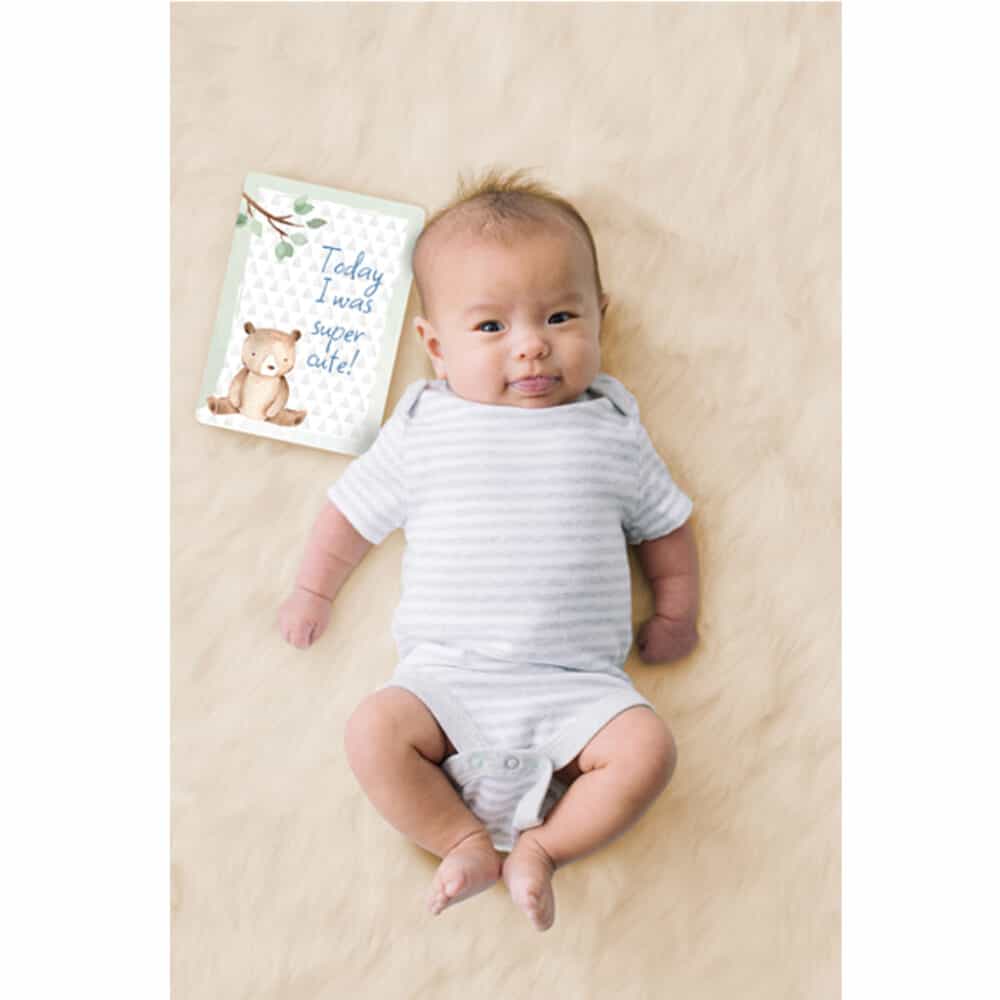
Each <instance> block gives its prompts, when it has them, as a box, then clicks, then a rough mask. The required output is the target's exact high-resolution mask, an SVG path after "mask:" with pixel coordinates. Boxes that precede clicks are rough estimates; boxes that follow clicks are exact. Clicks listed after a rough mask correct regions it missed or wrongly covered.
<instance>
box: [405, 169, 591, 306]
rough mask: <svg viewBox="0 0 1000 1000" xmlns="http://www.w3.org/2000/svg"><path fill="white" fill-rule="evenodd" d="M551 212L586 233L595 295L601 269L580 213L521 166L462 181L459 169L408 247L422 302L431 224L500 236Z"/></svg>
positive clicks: (548, 216) (588, 230)
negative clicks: (450, 192) (445, 198)
mask: <svg viewBox="0 0 1000 1000" xmlns="http://www.w3.org/2000/svg"><path fill="white" fill-rule="evenodd" d="M553 212H555V213H557V214H559V215H561V216H563V218H565V219H567V220H568V221H569V222H570V223H571V224H572V225H574V226H576V227H577V228H578V229H579V230H580V231H581V232H582V233H583V235H584V236H585V237H586V240H587V244H588V246H589V247H590V253H591V257H592V258H593V261H594V281H595V282H596V285H597V294H598V296H600V295H602V294H603V291H604V289H603V287H602V286H601V274H600V271H599V269H598V266H597V247H596V245H595V244H594V237H593V235H592V233H591V232H590V227H589V226H588V225H587V222H586V220H585V219H584V218H583V216H582V215H581V214H580V213H579V212H578V211H577V210H576V209H575V208H574V207H573V205H571V204H570V203H569V202H568V201H567V200H566V199H565V198H561V197H560V196H559V195H557V194H556V193H555V192H554V191H552V190H551V189H550V188H548V187H546V186H545V185H544V184H542V183H540V182H539V181H536V180H533V179H532V178H530V177H528V172H527V171H526V170H523V169H522V170H513V171H504V170H501V169H500V168H498V167H491V168H489V169H487V170H486V171H485V172H484V173H483V174H482V175H481V176H480V177H479V179H478V180H476V179H473V180H471V181H466V180H465V179H464V178H463V177H462V176H461V175H459V180H458V192H457V193H456V194H455V196H454V197H453V198H452V200H451V201H450V202H448V204H447V205H445V206H444V207H443V208H439V209H438V210H437V211H436V212H435V213H434V214H433V215H432V216H431V217H430V218H429V219H428V220H427V224H426V225H425V226H424V228H423V230H422V231H421V233H420V235H419V236H418V237H417V241H416V243H415V244H414V247H413V276H414V279H415V281H416V284H417V291H418V292H419V293H420V298H421V301H422V302H424V303H425V304H426V301H427V300H426V297H425V281H424V280H423V271H424V266H423V265H424V260H423V254H421V252H420V249H421V247H422V246H426V245H427V238H428V236H429V235H430V234H431V233H433V232H434V231H435V230H440V229H442V228H445V227H448V228H451V227H454V228H455V229H456V230H459V231H461V230H465V231H468V230H473V231H477V232H479V233H481V234H484V235H487V234H488V235H491V236H496V237H497V238H498V239H505V238H506V236H507V234H508V233H509V231H510V230H511V229H512V228H515V227H517V226H518V224H519V223H520V224H523V223H527V224H531V223H544V222H546V221H547V220H548V219H549V218H551V216H552V213H553Z"/></svg>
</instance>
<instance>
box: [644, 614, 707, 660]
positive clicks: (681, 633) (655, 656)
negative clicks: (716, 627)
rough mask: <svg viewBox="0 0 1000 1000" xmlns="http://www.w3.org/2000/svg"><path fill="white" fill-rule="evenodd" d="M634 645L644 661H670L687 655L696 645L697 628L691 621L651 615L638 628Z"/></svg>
mask: <svg viewBox="0 0 1000 1000" xmlns="http://www.w3.org/2000/svg"><path fill="white" fill-rule="evenodd" d="M636 645H637V646H638V647H639V658H640V659H641V660H642V661H643V662H644V663H670V662H671V660H679V659H681V657H684V656H687V655H688V653H690V652H691V650H692V649H694V647H695V646H697V645H698V629H697V628H696V627H695V623H694V622H693V621H676V620H674V619H671V618H664V617H663V616H662V615H653V617H652V618H650V619H649V621H647V622H645V623H644V624H643V626H642V628H640V629H639V635H638V637H637V639H636Z"/></svg>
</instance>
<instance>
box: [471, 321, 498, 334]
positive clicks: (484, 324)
mask: <svg viewBox="0 0 1000 1000" xmlns="http://www.w3.org/2000/svg"><path fill="white" fill-rule="evenodd" d="M487 326H495V327H496V330H485V329H483V328H484V327H487ZM476 329H477V330H482V331H483V333H497V332H498V331H499V329H500V324H499V323H498V322H497V321H496V320H495V319H485V320H483V322H482V323H480V324H479V325H478V326H477V327H476Z"/></svg>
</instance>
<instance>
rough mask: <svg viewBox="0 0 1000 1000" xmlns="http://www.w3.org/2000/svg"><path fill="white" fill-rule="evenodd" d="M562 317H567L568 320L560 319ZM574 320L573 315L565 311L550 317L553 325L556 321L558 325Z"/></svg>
mask: <svg viewBox="0 0 1000 1000" xmlns="http://www.w3.org/2000/svg"><path fill="white" fill-rule="evenodd" d="M560 316H565V317H566V318H565V319H559V317H560ZM572 318H573V314H572V313H570V312H566V311H565V310H563V311H562V312H557V313H553V314H552V315H551V316H550V317H549V322H550V323H551V322H552V321H553V320H555V321H556V325H558V324H560V323H567V322H569V320H571V319H572Z"/></svg>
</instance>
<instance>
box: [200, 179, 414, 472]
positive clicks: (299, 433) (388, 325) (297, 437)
mask: <svg viewBox="0 0 1000 1000" xmlns="http://www.w3.org/2000/svg"><path fill="white" fill-rule="evenodd" d="M262 187H267V188H272V189H274V190H277V191H281V192H283V193H284V194H288V195H292V196H293V197H294V196H296V195H305V196H306V198H316V199H322V200H325V201H334V202H337V203H339V204H342V205H347V206H350V207H351V208H359V209H363V210H366V211H374V212H380V213H382V214H383V215H391V216H395V217H396V218H400V219H404V220H405V221H406V223H407V235H406V243H405V244H404V248H403V254H402V260H401V262H400V263H401V268H402V269H401V272H400V278H399V280H398V281H397V282H396V287H395V289H394V290H393V293H392V299H391V300H390V302H389V306H388V309H387V311H386V320H385V338H384V340H383V345H384V346H383V348H382V350H381V351H380V353H379V357H378V361H377V367H376V370H375V383H374V385H373V386H372V388H371V393H370V405H369V407H368V412H367V413H366V415H365V418H364V420H363V421H362V422H361V423H360V424H359V425H358V427H357V428H356V429H355V430H354V432H353V433H352V434H351V436H350V438H338V437H335V436H333V435H329V434H318V433H316V432H315V431H310V430H309V429H308V427H306V426H304V425H303V426H299V427H278V426H275V425H274V424H270V423H266V422H264V421H254V424H258V423H259V425H260V426H259V429H258V428H257V427H254V428H253V429H252V430H251V429H249V428H244V427H236V426H233V427H229V426H227V425H225V424H224V423H222V420H221V419H219V418H217V417H216V416H215V415H214V414H212V413H210V412H209V411H208V409H207V407H206V406H205V399H206V398H207V397H208V396H210V395H212V394H213V393H214V392H215V384H216V382H217V381H218V378H219V372H220V371H221V370H222V365H223V362H224V361H225V356H226V345H227V342H228V340H229V337H230V332H231V329H232V317H233V310H234V309H235V308H236V297H237V293H238V291H239V287H240V279H241V277H242V275H243V270H244V268H245V266H246V259H247V251H248V248H249V245H250V239H251V234H250V232H249V227H247V226H234V227H233V242H232V247H231V249H230V251H229V262H228V264H227V265H226V274H225V278H224V279H223V282H222V294H221V296H220V298H219V308H218V310H217V312H216V316H215V325H214V327H213V332H212V340H211V343H210V345H209V349H208V359H207V361H206V363H205V373H204V375H203V377H202V381H201V393H200V394H199V396H198V404H197V406H196V408H195V418H196V419H197V420H198V421H199V423H202V424H205V425H207V426H210V427H221V428H222V429H223V430H233V431H239V432H240V433H242V434H252V435H254V436H257V437H268V438H273V439H275V440H278V441H287V442H289V443H290V444H301V445H306V446H308V447H311V448H322V449H324V450H325V451H334V452H338V453H340V454H346V455H360V454H362V453H363V452H365V451H367V450H368V448H369V447H370V446H371V444H372V442H373V441H374V440H375V438H376V437H377V436H378V432H379V428H380V427H381V426H382V417H383V416H384V414H385V403H386V398H387V397H388V395H389V382H390V381H391V379H392V368H393V365H394V364H395V361H396V352H397V350H398V348H399V338H400V334H401V332H402V327H403V317H404V315H405V314H406V303H407V300H408V299H409V296H410V287H411V285H412V283H413V270H412V266H411V262H412V258H413V246H414V243H415V242H416V239H417V236H418V235H419V234H420V231H421V229H423V225H424V220H425V219H426V217H427V213H426V212H425V211H424V209H423V208H421V207H420V206H419V205H409V204H406V203H405V202H398V201H387V200H386V199H384V198H374V197H372V196H370V195H364V194H357V193H356V192H354V191H341V190H339V189H338V188H331V187H325V186H323V185H320V184H310V183H309V182H308V181H296V180H291V179H290V178H287V177H276V176H274V175H273V174H259V173H248V174H247V176H246V181H245V182H244V186H243V188H242V189H241V191H240V198H239V205H240V207H242V203H243V192H244V191H245V192H246V193H247V194H249V195H250V197H251V198H254V197H256V195H257V193H258V192H259V191H260V189H261V188H262ZM235 215H236V213H234V218H235Z"/></svg>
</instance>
